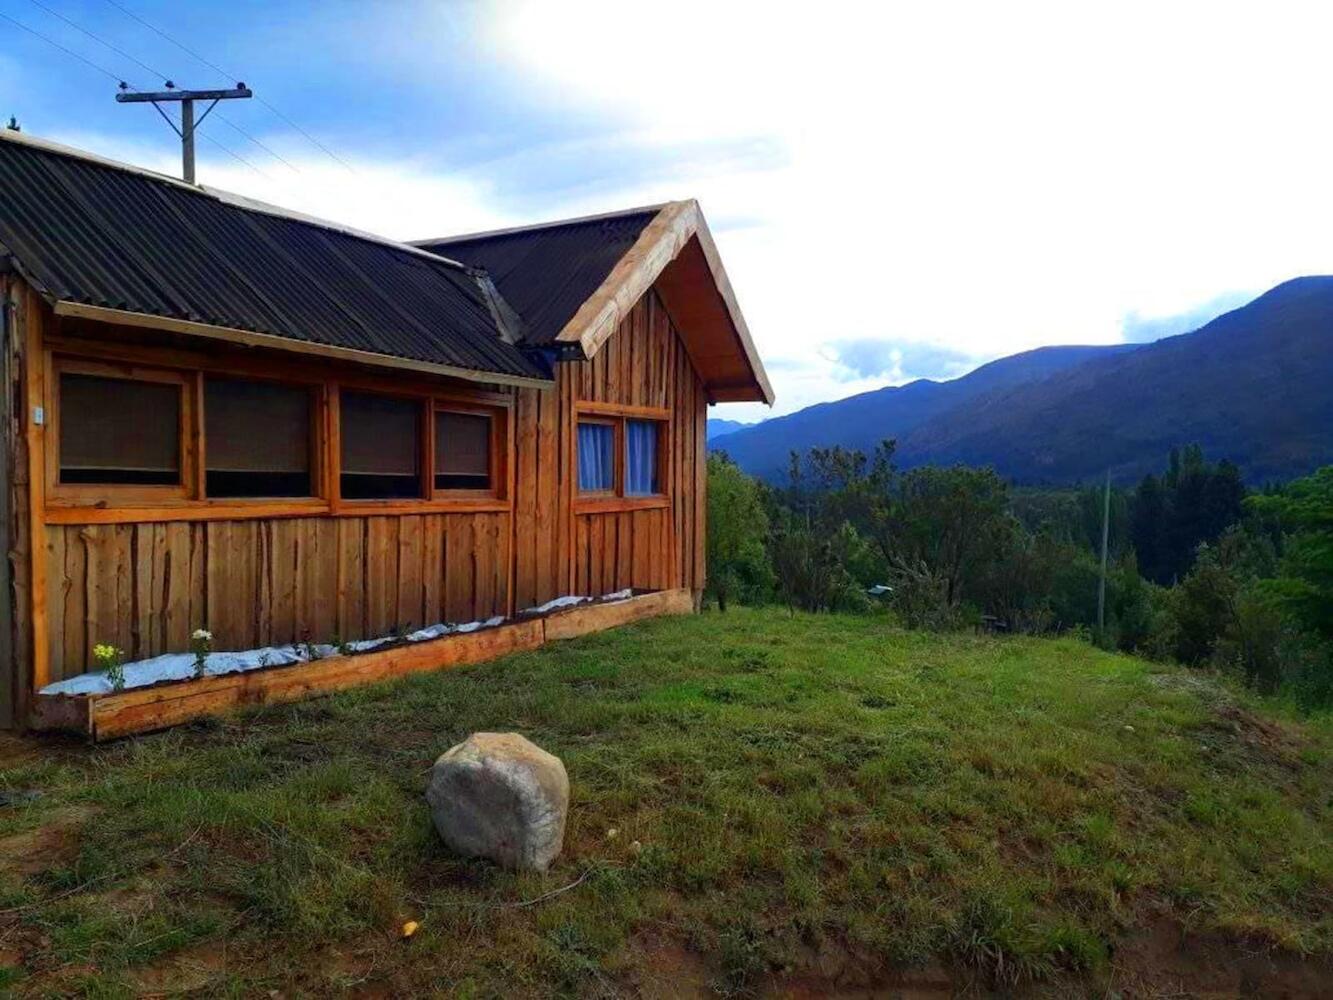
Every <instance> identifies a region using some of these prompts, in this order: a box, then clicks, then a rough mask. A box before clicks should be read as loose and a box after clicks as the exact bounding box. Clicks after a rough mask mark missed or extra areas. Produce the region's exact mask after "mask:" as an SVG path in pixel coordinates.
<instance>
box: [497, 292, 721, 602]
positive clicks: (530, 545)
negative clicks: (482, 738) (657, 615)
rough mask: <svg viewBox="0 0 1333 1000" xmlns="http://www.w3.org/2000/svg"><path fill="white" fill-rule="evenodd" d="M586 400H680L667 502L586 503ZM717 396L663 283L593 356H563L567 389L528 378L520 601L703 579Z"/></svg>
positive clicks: (520, 456)
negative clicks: (582, 445) (580, 436)
mask: <svg viewBox="0 0 1333 1000" xmlns="http://www.w3.org/2000/svg"><path fill="white" fill-rule="evenodd" d="M579 403H598V404H614V405H620V406H627V407H647V408H654V409H665V410H667V411H669V412H670V414H671V419H670V422H669V427H668V430H667V435H666V442H665V444H666V446H667V448H668V460H667V464H666V467H667V501H668V502H667V504H666V505H665V506H662V507H659V508H655V509H648V510H628V509H626V510H619V511H608V512H599V513H581V512H577V511H576V506H577V504H576V483H575V473H574V470H575V467H576V466H575V462H574V459H573V449H574V425H575V423H576V417H575V408H576V407H577V406H578V404H579ZM707 406H708V400H707V397H706V395H705V392H704V388H703V384H702V382H701V381H700V379H699V376H698V374H697V372H695V370H694V368H693V366H692V365H691V363H690V359H689V356H688V355H687V354H686V352H685V350H684V348H683V346H682V344H681V339H680V337H679V335H678V333H677V331H676V329H675V327H674V325H673V324H672V321H671V317H670V315H669V314H668V313H667V311H666V308H665V307H664V306H663V305H662V301H661V299H660V298H659V297H658V296H657V293H656V292H655V291H651V290H650V291H649V292H648V294H647V295H645V296H644V297H643V298H642V299H640V300H639V302H638V303H637V304H636V305H635V307H634V308H633V309H632V310H631V311H630V313H629V315H628V316H626V317H625V319H624V320H623V321H622V322H621V324H620V328H619V330H618V331H617V333H616V335H615V336H613V337H611V338H610V339H609V340H607V341H606V343H605V344H603V345H602V348H601V350H600V351H598V353H597V354H596V355H595V356H594V357H593V359H592V360H591V361H589V362H585V363H582V364H565V365H561V366H560V368H559V370H558V373H557V390H556V393H554V394H552V393H546V394H541V393H537V392H535V391H532V390H519V393H518V406H517V425H518V441H517V446H518V447H517V461H518V489H517V495H516V498H515V500H516V508H515V519H516V538H517V539H518V541H517V542H516V544H515V550H516V556H517V559H516V569H517V571H516V574H515V597H516V600H517V604H518V606H519V607H528V606H531V605H533V604H538V603H541V602H542V601H546V600H549V599H550V598H552V597H556V596H558V595H560V594H566V593H577V594H604V593H609V592H611V591H614V590H620V589H623V588H625V587H640V588H643V589H652V590H661V589H668V588H676V587H681V588H685V589H688V590H702V589H703V585H704V544H703V542H704V525H703V520H704V516H705V506H706V505H705V498H704V480H705V473H706V461H707V459H706V453H705V440H704V438H705V426H706V422H707ZM553 452H555V453H558V455H559V461H558V462H556V463H554V464H552V463H549V462H548V461H547V460H546V456H548V455H550V454H552V453H553ZM627 506H628V505H627Z"/></svg>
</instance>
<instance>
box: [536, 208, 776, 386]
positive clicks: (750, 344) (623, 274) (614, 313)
mask: <svg viewBox="0 0 1333 1000" xmlns="http://www.w3.org/2000/svg"><path fill="white" fill-rule="evenodd" d="M691 239H697V240H698V242H699V248H700V250H701V251H702V252H703V257H704V260H705V262H706V263H707V266H708V271H709V273H710V274H711V276H712V280H713V284H714V285H715V287H716V289H717V293H718V295H719V297H720V298H721V301H722V306H723V308H724V309H725V311H726V314H727V319H728V320H729V323H730V327H731V330H732V333H733V335H734V337H735V340H736V343H737V346H738V348H739V350H740V351H741V353H742V354H743V356H744V360H745V364H746V367H747V368H748V370H749V373H750V381H749V382H748V383H747V384H745V385H737V384H734V383H732V384H726V385H722V384H715V385H712V386H710V385H709V384H708V382H707V380H705V388H707V389H708V390H709V391H710V395H711V396H712V397H713V399H715V400H716V401H719V402H721V401H724V400H725V401H737V402H741V401H746V402H763V403H767V404H768V405H770V406H772V405H773V400H774V394H773V387H772V384H771V383H770V382H769V380H768V373H767V372H766V371H765V370H764V365H763V362H762V361H761V360H760V359H759V352H758V350H757V349H756V348H755V346H754V340H753V338H752V337H751V336H750V328H749V326H747V325H746V322H745V316H744V315H743V314H742V313H741V309H740V305H739V304H738V303H737V301H736V293H735V292H734V291H733V289H732V287H731V280H730V279H729V278H728V277H727V272H726V269H725V268H724V267H723V266H722V258H721V256H720V255H719V254H718V251H717V244H716V243H714V241H713V236H712V233H710V232H709V230H708V223H707V222H706V221H705V220H704V217H703V212H702V210H701V209H700V208H699V203H698V201H696V200H694V199H692V198H691V199H689V200H687V201H673V202H668V203H667V204H665V205H663V206H662V208H661V209H660V210H659V211H658V213H657V215H656V216H655V217H654V218H653V220H652V221H651V222H649V223H648V225H646V226H645V227H644V229H643V232H641V233H640V234H639V238H638V239H637V240H635V242H634V244H633V245H632V246H631V247H630V248H629V250H627V251H626V252H625V255H624V256H623V257H621V259H620V260H619V261H618V262H617V263H616V265H615V267H613V268H612V269H611V272H610V273H609V274H608V275H607V276H606V279H605V280H604V281H603V282H602V284H601V286H600V287H598V289H597V291H595V292H594V293H593V294H592V295H591V296H589V297H588V299H587V300H586V301H585V302H584V303H583V305H582V306H581V307H580V308H579V310H578V312H576V313H575V314H574V315H573V317H571V319H570V320H569V322H568V323H566V324H565V326H564V328H563V329H562V330H561V331H560V333H559V334H557V335H556V341H557V342H559V343H574V344H578V345H579V346H580V348H581V349H582V352H583V355H584V357H588V358H591V357H592V356H593V355H595V354H596V353H597V351H598V350H599V349H600V348H601V346H602V344H604V343H605V342H606V340H607V339H608V338H609V337H610V336H611V335H612V334H613V333H615V331H616V330H617V329H618V328H619V326H620V323H621V321H622V320H623V319H624V318H625V317H626V316H628V315H629V312H630V310H631V309H632V308H633V307H634V304H635V303H636V302H638V301H639V299H641V298H642V297H643V295H644V294H645V293H646V292H647V291H648V289H650V288H651V287H652V286H653V284H654V283H655V282H656V281H657V279H658V278H659V277H660V276H661V275H662V272H663V271H665V270H666V268H667V266H668V265H669V264H671V262H672V261H674V260H675V259H676V258H677V257H678V256H679V255H680V253H681V251H683V250H684V249H685V247H686V246H687V245H688V244H689V242H690V240H691Z"/></svg>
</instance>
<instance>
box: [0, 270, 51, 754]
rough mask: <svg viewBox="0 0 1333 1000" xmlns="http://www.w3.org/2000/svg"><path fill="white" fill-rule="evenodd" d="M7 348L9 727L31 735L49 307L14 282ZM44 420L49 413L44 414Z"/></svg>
mask: <svg viewBox="0 0 1333 1000" xmlns="http://www.w3.org/2000/svg"><path fill="white" fill-rule="evenodd" d="M4 307H5V333H6V340H5V343H4V345H3V360H4V396H5V407H6V409H5V433H4V447H5V452H6V454H5V456H4V462H5V469H6V471H7V473H8V477H9V482H8V484H7V488H6V490H5V498H4V499H5V505H6V507H7V510H6V511H5V520H4V528H5V531H6V533H7V535H8V538H7V539H6V543H7V546H6V554H7V567H6V568H7V570H8V576H9V580H8V586H7V588H6V598H7V601H6V604H7V607H6V611H7V612H8V615H7V617H8V619H9V621H8V628H7V629H6V635H5V638H6V639H7V641H8V644H9V646H10V649H9V655H8V656H7V657H6V663H7V664H8V677H6V678H5V682H6V683H5V688H6V695H7V699H6V700H7V702H8V708H9V709H10V712H9V713H8V714H9V715H10V718H9V720H8V721H9V723H10V724H12V725H14V726H16V727H20V728H21V727H26V726H27V725H28V723H29V721H30V716H31V713H32V710H33V707H34V703H35V694H36V692H37V690H38V689H40V688H41V687H43V686H45V685H46V684H47V683H48V682H49V680H50V673H51V670H50V655H49V648H48V646H47V641H46V640H47V636H46V624H45V622H46V538H45V525H44V497H43V492H42V491H43V484H44V482H45V471H44V470H45V460H46V459H45V450H44V441H43V428H42V427H41V426H40V425H38V424H37V423H36V420H35V415H36V408H37V407H44V405H45V389H44V384H43V379H44V372H43V365H42V363H41V359H42V352H43V349H44V347H43V344H42V310H43V308H44V306H43V303H42V302H41V300H40V299H39V298H38V297H37V295H36V293H35V292H34V291H33V290H32V289H31V288H30V287H28V285H27V284H26V283H25V282H23V281H21V280H19V279H18V278H17V277H14V276H12V275H11V276H10V277H9V278H8V279H7V281H6V284H5V289H4ZM42 415H43V417H44V416H45V412H44V411H43V414H42Z"/></svg>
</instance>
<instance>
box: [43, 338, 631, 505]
mask: <svg viewBox="0 0 1333 1000" xmlns="http://www.w3.org/2000/svg"><path fill="white" fill-rule="evenodd" d="M88 347H89V350H87V351H85V352H79V353H77V354H76V352H75V348H74V345H73V343H64V342H62V343H61V344H60V345H59V347H58V348H56V349H52V350H51V353H50V354H49V361H50V369H49V372H50V381H49V382H48V383H46V386H47V390H46V392H47V395H46V396H45V398H38V399H35V400H34V408H35V407H36V406H44V408H45V410H46V413H47V414H48V415H47V416H46V417H45V421H44V422H45V423H46V424H47V430H46V438H47V446H46V448H45V449H44V450H45V455H44V468H43V473H44V475H43V479H44V483H45V486H46V491H47V492H46V499H47V505H46V509H47V513H48V520H50V521H51V522H52V523H62V524H82V523H88V521H91V520H96V521H98V522H123V523H129V522H133V521H150V520H154V519H157V517H158V512H163V513H162V519H169V520H177V519H180V520H192V519H194V518H195V517H196V514H195V513H194V512H193V511H194V510H195V508H198V515H197V516H198V517H199V518H200V519H203V518H226V519H229V520H230V519H241V518H250V517H269V516H286V515H290V514H295V513H304V512H306V511H307V510H308V511H309V512H310V513H311V514H329V515H332V516H337V515H342V514H347V515H354V514H358V513H361V514H364V513H365V512H366V511H367V510H369V509H371V508H370V507H368V506H367V505H366V504H367V502H377V503H376V504H375V507H374V508H373V509H374V510H376V511H379V512H382V513H409V512H410V510H411V509H420V510H422V511H427V510H440V511H447V510H457V511H462V510H468V511H491V510H494V511H499V510H506V509H508V508H509V506H510V503H511V498H510V495H509V486H510V462H511V456H510V454H509V445H510V434H511V433H512V430H511V427H512V423H511V421H512V419H513V417H512V406H513V396H512V395H511V394H508V393H502V392H495V391H482V390H479V389H477V390H474V389H465V388H461V387H454V386H444V385H441V384H440V383H439V382H438V380H426V379H424V378H423V379H421V380H409V379H406V378H402V379H400V378H394V379H392V380H390V379H388V378H384V377H377V376H374V375H372V374H366V375H365V376H357V375H353V374H348V375H346V376H345V378H346V381H343V380H342V377H340V376H339V374H337V371H338V370H336V369H333V368H330V369H329V371H328V373H327V374H321V373H318V372H313V373H312V371H311V370H310V368H309V367H308V365H305V364H298V363H296V362H290V363H286V362H274V363H272V364H266V365H265V366H264V367H262V368H260V367H258V366H257V365H255V364H253V363H252V362H251V360H250V359H248V358H241V357H238V358H236V359H235V361H234V362H231V361H228V359H227V358H225V357H224V358H216V357H212V356H209V355H205V354H203V353H198V354H195V353H192V352H186V351H183V350H182V351H179V352H176V353H171V354H167V353H166V352H163V364H162V366H161V367H158V366H157V365H156V364H155V363H153V362H154V358H153V357H152V354H153V349H152V348H149V347H147V346H145V345H119V346H114V347H113V345H111V344H109V343H108V344H93V343H91V342H90V343H89V345H88ZM188 359H194V360H193V362H192V361H191V360H188ZM615 433H616V434H617V435H618V434H619V432H618V431H617V432H615ZM620 442H621V439H620V437H619V436H616V437H615V438H614V441H613V443H612V450H611V451H610V452H609V453H608V455H609V458H608V468H610V465H611V463H612V462H614V463H622V462H623V460H624V459H623V457H622V456H621V455H620V454H619V452H618V449H621V448H622V445H621V443H620ZM617 475H618V473H617ZM92 508H96V509H97V514H96V516H95V518H94V517H92V516H91V515H90V513H89V512H90V510H91V509H92ZM166 508H171V510H170V511H167V510H166Z"/></svg>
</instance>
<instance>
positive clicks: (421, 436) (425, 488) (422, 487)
mask: <svg viewBox="0 0 1333 1000" xmlns="http://www.w3.org/2000/svg"><path fill="white" fill-rule="evenodd" d="M343 392H351V393H355V394H356V395H358V396H383V397H384V398H386V399H396V400H399V401H400V402H405V403H413V404H415V406H416V410H417V495H416V496H414V497H366V498H364V499H354V498H350V497H344V496H343V495H342V477H343V455H342V394H343ZM428 402H429V400H428V399H426V398H425V397H422V396H418V395H416V394H414V393H410V392H385V391H381V390H378V389H364V388H361V387H360V386H357V385H349V384H347V383H339V384H338V405H337V408H336V410H335V412H334V415H333V418H334V421H335V422H336V424H337V427H338V441H337V445H338V450H337V452H336V453H334V456H333V462H334V475H333V476H332V477H331V479H332V481H331V482H330V484H329V486H330V488H331V489H332V490H333V494H332V495H333V496H335V497H337V499H338V503H339V504H346V505H348V506H349V507H356V508H358V509H366V508H380V509H382V508H385V507H398V506H402V505H404V504H412V505H414V504H419V503H423V502H425V501H427V500H429V499H430V498H431V493H432V487H433V486H434V483H433V482H432V481H431V480H432V470H431V464H432V463H431V455H430V452H429V450H428V449H429V448H430V444H431V428H430V424H431V423H432V421H431V420H429V419H428V416H427V411H428V406H427V404H428Z"/></svg>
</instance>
